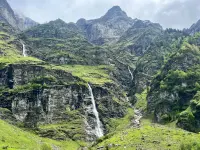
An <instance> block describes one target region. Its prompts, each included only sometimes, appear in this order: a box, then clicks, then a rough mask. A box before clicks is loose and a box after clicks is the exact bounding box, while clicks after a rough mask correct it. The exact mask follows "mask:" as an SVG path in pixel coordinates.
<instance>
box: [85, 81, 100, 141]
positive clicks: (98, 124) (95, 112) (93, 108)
mask: <svg viewBox="0 0 200 150" xmlns="http://www.w3.org/2000/svg"><path fill="white" fill-rule="evenodd" d="M88 88H89V91H90V95H91V101H92V111H93V113H94V115H95V118H96V126H95V135H96V136H97V137H99V138H100V137H102V136H103V129H102V127H101V121H100V119H99V113H98V111H97V108H96V104H95V100H94V95H93V92H92V88H91V86H90V84H88Z"/></svg>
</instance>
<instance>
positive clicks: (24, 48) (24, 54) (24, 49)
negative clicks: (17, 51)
mask: <svg viewBox="0 0 200 150" xmlns="http://www.w3.org/2000/svg"><path fill="white" fill-rule="evenodd" d="M22 46H23V56H24V57H27V54H26V46H25V44H24V43H22Z"/></svg>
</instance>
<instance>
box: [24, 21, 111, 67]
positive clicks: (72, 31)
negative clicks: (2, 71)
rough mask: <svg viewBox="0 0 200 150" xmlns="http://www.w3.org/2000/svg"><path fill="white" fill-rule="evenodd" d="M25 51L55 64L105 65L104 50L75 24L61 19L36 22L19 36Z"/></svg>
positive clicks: (106, 61) (105, 55)
mask: <svg viewBox="0 0 200 150" xmlns="http://www.w3.org/2000/svg"><path fill="white" fill-rule="evenodd" d="M21 36H22V37H23V40H24V41H25V43H26V44H27V45H28V46H27V53H28V54H29V55H31V56H34V57H37V58H39V59H42V60H44V61H47V62H51V63H55V64H62V65H63V64H81V65H83V64H85V65H86V64H88V65H94V64H101V65H105V64H108V59H106V58H107V54H106V52H105V49H103V48H101V47H97V46H95V45H92V44H90V43H89V42H88V41H87V40H86V39H85V38H84V36H83V35H82V32H81V31H80V30H79V28H78V27H77V26H76V24H74V23H65V22H64V21H62V20H61V19H57V20H55V21H50V22H49V23H46V24H42V25H38V26H36V27H33V28H31V29H29V30H26V31H25V32H23V33H22V35H21Z"/></svg>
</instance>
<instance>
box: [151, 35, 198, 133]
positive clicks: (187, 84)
mask: <svg viewBox="0 0 200 150" xmlns="http://www.w3.org/2000/svg"><path fill="white" fill-rule="evenodd" d="M199 56H200V51H199V34H197V35H195V36H194V37H188V38H186V39H185V40H184V42H183V44H182V46H181V48H180V50H179V51H178V52H176V53H175V54H173V55H171V57H170V59H169V60H168V61H167V62H166V64H165V65H164V67H163V68H162V70H161V72H160V73H159V74H158V75H157V76H156V77H155V79H154V80H153V82H152V84H151V87H150V88H151V90H150V92H149V94H148V111H149V112H152V113H153V114H154V119H155V121H157V122H160V123H168V122H172V121H176V120H178V122H177V126H179V127H181V128H183V129H187V130H189V131H196V132H199V126H198V122H199V119H198V111H197V110H196V109H197V105H198V95H196V96H195V94H197V92H198V91H199V86H198V85H199V73H198V70H199V63H200V62H199V60H200V59H199V58H200V57H199ZM193 97H194V99H193ZM195 99H196V101H195ZM193 109H194V110H193Z"/></svg>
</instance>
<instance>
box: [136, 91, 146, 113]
mask: <svg viewBox="0 0 200 150" xmlns="http://www.w3.org/2000/svg"><path fill="white" fill-rule="evenodd" d="M136 97H137V102H136V104H135V108H136V109H140V110H142V111H145V110H146V108H147V90H144V91H143V92H142V93H141V94H138V93H137V94H136Z"/></svg>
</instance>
